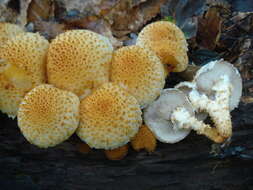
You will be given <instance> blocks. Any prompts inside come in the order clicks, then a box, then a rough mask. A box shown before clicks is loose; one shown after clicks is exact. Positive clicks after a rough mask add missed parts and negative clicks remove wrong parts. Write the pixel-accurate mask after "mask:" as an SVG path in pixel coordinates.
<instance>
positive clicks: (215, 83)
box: [189, 60, 242, 138]
mask: <svg viewBox="0 0 253 190" xmlns="http://www.w3.org/2000/svg"><path fill="white" fill-rule="evenodd" d="M194 82H195V83H196V87H197V88H196V89H195V90H192V91H191V92H190V94H189V99H190V101H191V103H192V104H193V105H194V107H195V108H197V109H199V110H201V111H205V112H207V113H208V114H209V115H210V117H211V119H212V121H213V122H214V124H215V126H216V127H217V130H218V132H219V133H220V134H221V135H222V136H223V137H224V138H229V137H230V136H231V135H232V122H231V116H230V111H231V110H233V109H234V108H236V107H237V106H238V104H239V101H240V97H241V95H242V79H241V76H240V74H239V72H238V71H237V69H236V68H235V67H234V66H233V65H232V64H230V63H229V62H226V61H224V60H219V61H212V62H210V63H208V64H206V65H205V66H203V67H202V68H201V69H200V70H198V72H197V73H196V76H195V77H194Z"/></svg>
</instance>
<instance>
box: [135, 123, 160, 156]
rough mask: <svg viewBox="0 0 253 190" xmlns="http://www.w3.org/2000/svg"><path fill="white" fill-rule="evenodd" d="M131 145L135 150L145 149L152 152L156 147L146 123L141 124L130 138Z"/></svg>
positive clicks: (153, 137) (154, 139)
mask: <svg viewBox="0 0 253 190" xmlns="http://www.w3.org/2000/svg"><path fill="white" fill-rule="evenodd" d="M131 145H132V147H133V149H134V150H136V151H140V150H142V149H145V150H146V151H148V152H154V151H155V148H156V138H155V136H154V134H153V133H152V132H151V130H150V129H149V128H148V127H147V126H146V125H142V126H141V127H140V130H139V131H138V133H137V134H136V135H135V137H134V138H133V139H132V140H131Z"/></svg>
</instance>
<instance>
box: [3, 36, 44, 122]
mask: <svg viewBox="0 0 253 190" xmlns="http://www.w3.org/2000/svg"><path fill="white" fill-rule="evenodd" d="M48 46H49V43H48V41H47V40H46V39H45V38H44V37H42V36H40V35H39V34H38V33H24V34H22V35H18V36H16V37H13V38H11V39H10V40H8V41H6V42H5V43H4V45H3V46H2V47H1V51H0V110H1V111H2V112H3V113H7V114H8V116H9V117H12V118H15V117H16V115H17V110H18V105H19V103H20V102H21V100H22V98H23V97H24V95H25V94H26V93H27V92H28V91H29V90H31V89H32V88H34V87H35V86H38V85H39V84H42V83H45V82H46V55H47V51H48Z"/></svg>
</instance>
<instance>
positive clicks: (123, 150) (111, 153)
mask: <svg viewBox="0 0 253 190" xmlns="http://www.w3.org/2000/svg"><path fill="white" fill-rule="evenodd" d="M104 152H105V155H106V157H107V158H108V159H109V160H122V159H123V158H124V157H125V156H126V155H127V153H128V144H125V145H124V146H122V147H119V148H116V149H113V150H105V151H104Z"/></svg>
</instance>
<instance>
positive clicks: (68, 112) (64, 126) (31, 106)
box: [18, 84, 80, 148]
mask: <svg viewBox="0 0 253 190" xmlns="http://www.w3.org/2000/svg"><path fill="white" fill-rule="evenodd" d="M79 104H80V102H79V98H78V97H77V96H76V95H75V94H73V93H71V92H68V91H64V90H60V89H58V88H55V87H53V86H52V85H47V84H43V85H40V86H38V87H35V88H34V89H32V90H31V91H30V92H29V93H27V95H26V96H25V97H24V99H23V100H22V102H21V104H20V107H19V111H18V126H19V128H20V130H21V132H22V133H23V135H24V136H25V138H26V139H27V140H28V141H29V142H30V143H31V144H34V145H36V146H38V147H41V148H47V147H52V146H55V145H57V144H59V143H61V142H63V141H65V140H66V139H68V138H69V137H70V136H71V135H72V134H73V133H74V132H75V130H76V128H77V127H78V123H79Z"/></svg>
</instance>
